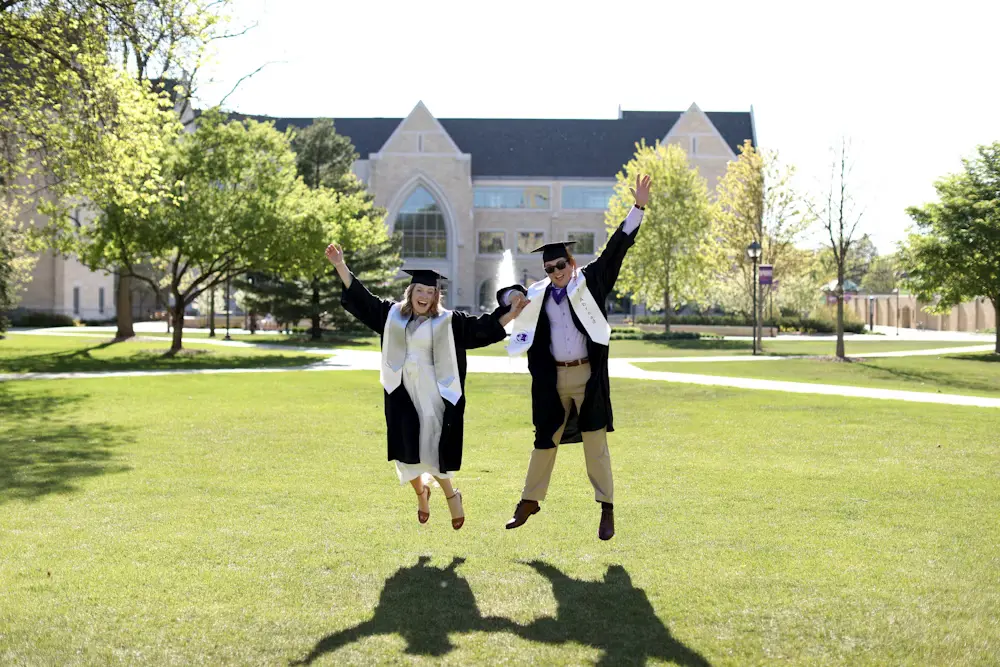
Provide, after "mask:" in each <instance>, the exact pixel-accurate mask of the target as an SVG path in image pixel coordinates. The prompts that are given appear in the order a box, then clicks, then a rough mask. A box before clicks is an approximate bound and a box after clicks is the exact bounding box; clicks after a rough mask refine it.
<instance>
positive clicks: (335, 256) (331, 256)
mask: <svg viewBox="0 0 1000 667" xmlns="http://www.w3.org/2000/svg"><path fill="white" fill-rule="evenodd" d="M326 258H327V259H328V260H330V263H331V264H333V265H334V266H337V265H340V264H343V263H344V249H343V248H341V247H340V246H339V245H338V244H336V243H331V244H330V245H328V246H327V247H326Z"/></svg>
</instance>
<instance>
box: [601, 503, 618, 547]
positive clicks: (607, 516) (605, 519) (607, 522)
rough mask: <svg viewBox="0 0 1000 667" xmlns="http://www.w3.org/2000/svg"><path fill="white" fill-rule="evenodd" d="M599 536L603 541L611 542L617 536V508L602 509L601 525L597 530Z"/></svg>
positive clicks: (605, 507)
mask: <svg viewBox="0 0 1000 667" xmlns="http://www.w3.org/2000/svg"><path fill="white" fill-rule="evenodd" d="M597 536H598V537H599V538H601V539H602V540H610V539H611V538H612V537H614V536H615V508H614V507H607V506H602V507H601V525H600V527H599V528H598V529H597Z"/></svg>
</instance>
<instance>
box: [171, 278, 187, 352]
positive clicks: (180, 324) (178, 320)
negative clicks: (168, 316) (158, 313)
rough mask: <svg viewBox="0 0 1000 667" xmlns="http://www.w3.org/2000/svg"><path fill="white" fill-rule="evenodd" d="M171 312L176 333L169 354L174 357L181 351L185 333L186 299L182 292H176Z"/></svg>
mask: <svg viewBox="0 0 1000 667" xmlns="http://www.w3.org/2000/svg"><path fill="white" fill-rule="evenodd" d="M171 312H172V313H173V316H174V335H173V339H172V341H171V343H170V351H168V352H167V356H171V357H172V356H174V355H175V354H177V353H178V352H180V351H181V348H182V336H183V335H184V299H182V298H181V296H180V294H176V293H175V294H174V307H173V310H172V311H171Z"/></svg>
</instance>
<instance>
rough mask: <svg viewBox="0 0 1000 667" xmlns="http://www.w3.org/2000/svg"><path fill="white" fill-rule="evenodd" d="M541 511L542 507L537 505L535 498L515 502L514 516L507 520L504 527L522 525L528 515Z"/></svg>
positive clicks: (509, 527) (508, 528)
mask: <svg viewBox="0 0 1000 667" xmlns="http://www.w3.org/2000/svg"><path fill="white" fill-rule="evenodd" d="M541 511H542V508H541V507H539V505H538V501H537V500H522V501H521V502H519V503H518V504H517V507H516V508H514V516H513V517H512V518H511V520H510V521H508V522H507V525H506V526H505V527H506V528H507V530H510V529H511V528H517V527H518V526H523V525H524V523H525V522H526V521H527V520H528V517H529V516H531V515H532V514H538V513H539V512H541Z"/></svg>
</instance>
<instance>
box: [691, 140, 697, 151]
mask: <svg viewBox="0 0 1000 667" xmlns="http://www.w3.org/2000/svg"><path fill="white" fill-rule="evenodd" d="M697 154H698V137H691V155H697Z"/></svg>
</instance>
